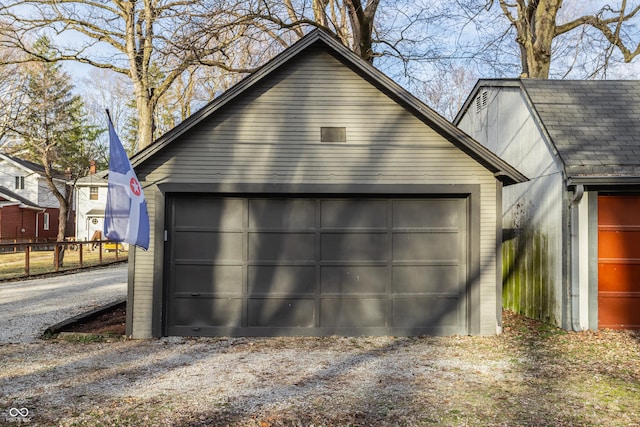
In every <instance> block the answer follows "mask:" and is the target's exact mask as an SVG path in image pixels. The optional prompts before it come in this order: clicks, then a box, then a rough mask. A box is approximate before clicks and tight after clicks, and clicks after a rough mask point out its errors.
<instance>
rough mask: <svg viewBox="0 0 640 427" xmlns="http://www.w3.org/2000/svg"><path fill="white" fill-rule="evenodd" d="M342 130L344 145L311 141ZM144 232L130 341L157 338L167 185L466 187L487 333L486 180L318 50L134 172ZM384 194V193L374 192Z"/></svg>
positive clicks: (490, 248)
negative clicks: (472, 192)
mask: <svg viewBox="0 0 640 427" xmlns="http://www.w3.org/2000/svg"><path fill="white" fill-rule="evenodd" d="M321 127H345V128H346V142H338V143H322V142H320V136H321V132H320V128H321ZM137 172H138V177H139V178H140V180H141V182H142V183H143V186H144V190H145V195H146V197H147V202H148V208H149V214H150V216H151V218H156V223H155V224H152V232H151V243H150V249H149V251H146V252H144V251H140V250H136V254H135V274H134V277H133V281H134V284H133V285H134V298H133V307H132V319H133V325H132V334H133V336H134V337H137V338H145V337H151V336H154V335H157V334H158V333H159V330H158V328H159V326H158V324H159V323H158V321H157V319H156V320H155V322H154V319H153V304H154V301H155V303H156V304H157V303H158V301H161V296H160V299H159V294H160V293H161V292H162V277H161V275H162V268H161V267H160V266H158V265H157V264H156V266H155V267H154V261H155V262H156V263H160V264H161V263H162V261H163V254H162V250H163V244H162V236H163V230H164V224H163V221H162V220H163V218H164V212H163V210H164V208H165V207H164V205H162V203H163V201H164V198H163V196H162V194H161V193H160V188H159V187H158V186H159V185H162V184H173V185H174V186H175V185H184V186H185V187H184V188H185V189H186V188H188V186H189V184H207V183H210V184H212V185H213V184H216V185H219V184H225V183H228V184H233V183H247V184H264V185H265V187H268V185H269V184H321V185H327V186H329V185H341V184H368V185H371V184H374V185H381V186H384V185H397V184H425V185H429V184H474V185H479V186H480V200H479V201H476V202H477V203H479V204H480V218H478V219H477V222H478V224H479V227H480V234H479V242H477V245H478V247H479V250H480V256H479V258H480V271H479V272H475V274H476V275H477V283H478V286H479V294H480V300H481V303H480V305H481V307H480V310H479V316H478V317H479V325H478V326H477V332H478V333H480V334H483V335H491V334H495V333H496V326H497V319H496V298H497V295H496V274H497V270H496V269H497V263H496V251H497V249H496V248H497V243H496V222H497V218H496V200H497V197H496V192H497V186H498V184H497V182H496V179H495V177H494V176H493V174H492V173H491V172H489V171H488V170H487V169H485V168H484V167H483V166H481V165H480V164H479V163H477V162H476V161H475V160H473V159H471V158H470V157H469V156H468V155H467V154H465V153H463V152H462V151H461V150H459V149H458V148H456V147H455V146H454V145H453V144H452V143H450V142H449V141H447V140H446V139H444V138H443V137H442V136H440V135H439V134H438V133H437V132H435V131H434V130H432V129H431V128H430V127H428V126H426V125H425V124H424V123H423V122H421V121H420V120H418V119H417V118H416V117H415V116H413V115H412V114H410V113H409V112H408V111H407V110H405V109H404V108H402V107H401V106H399V105H398V104H396V103H395V102H393V101H392V100H391V99H390V98H388V97H387V96H386V95H385V94H384V93H382V92H381V91H380V90H378V89H377V88H375V87H374V86H372V85H371V84H370V83H368V82H366V81H365V80H364V79H362V78H361V77H360V76H358V75H357V74H356V73H354V72H353V71H351V70H350V69H348V68H347V67H345V66H344V65H343V64H341V63H340V62H339V61H338V60H336V59H335V58H334V57H333V56H331V55H329V54H328V53H326V52H324V51H321V50H319V51H316V52H314V53H313V54H309V55H302V56H300V57H297V58H295V59H294V60H292V61H291V63H288V64H287V65H286V67H285V68H284V69H283V70H279V71H278V72H277V73H274V74H273V75H272V76H270V78H269V79H268V80H267V81H266V82H265V83H263V84H262V85H261V86H260V87H259V88H257V89H255V90H250V91H248V93H244V94H241V95H240V96H239V97H238V98H237V99H235V100H234V101H233V103H232V104H229V105H227V106H225V108H224V109H223V111H219V112H218V113H216V116H215V117H209V118H208V119H207V120H204V121H203V122H202V123H200V124H198V125H196V126H194V127H193V128H191V129H190V130H189V131H188V132H187V133H185V134H184V135H182V137H181V139H180V140H176V141H174V142H173V143H172V144H171V145H169V146H167V147H165V149H163V150H161V151H159V152H158V153H156V154H155V155H154V156H153V157H151V158H149V159H147V160H145V162H144V163H143V164H142V165H141V166H140V167H139V168H138V169H137ZM381 188H384V187H381Z"/></svg>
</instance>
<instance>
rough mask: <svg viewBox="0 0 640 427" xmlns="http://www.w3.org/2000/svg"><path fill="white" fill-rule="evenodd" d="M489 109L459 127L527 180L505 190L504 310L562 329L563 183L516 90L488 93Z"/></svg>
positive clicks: (466, 118) (549, 148)
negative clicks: (554, 324)
mask: <svg viewBox="0 0 640 427" xmlns="http://www.w3.org/2000/svg"><path fill="white" fill-rule="evenodd" d="M482 90H486V91H487V94H488V97H487V105H486V107H485V108H482V109H481V110H480V111H477V110H476V109H475V105H472V106H471V108H470V109H469V110H468V111H467V112H466V114H465V115H464V117H462V119H461V120H460V123H459V127H460V128H461V129H462V130H464V131H465V132H467V133H468V134H469V135H471V136H472V137H474V138H476V139H477V140H478V141H479V142H480V143H481V144H483V145H484V146H486V147H487V148H489V149H490V150H491V151H493V152H494V153H496V154H498V155H499V156H500V157H502V158H503V159H504V160H506V161H507V162H509V163H510V164H511V165H513V166H514V167H516V168H517V169H518V170H520V171H521V172H522V173H523V174H524V175H526V176H528V177H529V178H530V179H531V180H530V181H528V182H525V183H521V184H515V185H511V186H508V187H505V188H504V190H503V194H502V197H503V198H502V206H503V221H502V224H503V228H504V243H503V247H502V249H503V260H502V265H503V304H504V306H505V307H506V308H509V309H511V310H514V311H516V312H518V313H522V314H525V315H527V316H529V317H532V318H537V319H541V320H545V321H549V322H553V323H556V324H557V325H559V326H560V325H561V324H562V319H563V313H562V305H561V303H562V292H563V284H562V280H563V279H562V278H563V275H562V268H563V266H562V259H563V256H562V255H563V242H562V236H563V234H564V228H563V222H562V206H563V198H564V177H563V173H562V168H561V165H560V164H559V162H558V160H557V158H556V157H555V156H554V149H553V147H552V146H550V145H549V144H548V142H547V139H546V138H545V136H544V132H543V129H540V128H539V127H538V126H537V124H536V121H535V120H534V117H533V112H532V111H531V109H530V107H529V105H528V104H527V102H526V101H525V98H524V96H523V94H522V93H521V91H520V88H519V87H499V88H498V87H490V88H481V89H480V91H482Z"/></svg>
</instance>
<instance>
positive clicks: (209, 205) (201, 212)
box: [174, 198, 244, 229]
mask: <svg viewBox="0 0 640 427" xmlns="http://www.w3.org/2000/svg"><path fill="white" fill-rule="evenodd" d="M175 207H176V209H175V213H174V216H175V225H176V226H201V227H213V228H236V229H242V218H243V214H242V212H243V210H244V202H243V201H242V199H215V198H181V199H180V203H179V204H176V205H175Z"/></svg>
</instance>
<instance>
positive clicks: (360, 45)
mask: <svg viewBox="0 0 640 427" xmlns="http://www.w3.org/2000/svg"><path fill="white" fill-rule="evenodd" d="M379 3H380V0H369V2H368V3H367V6H366V8H363V7H362V2H361V0H349V1H348V2H347V7H348V10H349V20H350V21H351V29H352V31H353V47H352V50H353V51H354V52H355V53H356V54H357V55H358V56H360V57H361V58H362V59H364V60H365V61H367V62H369V63H372V62H373V56H374V55H373V20H374V18H375V15H376V10H377V8H378V4H379Z"/></svg>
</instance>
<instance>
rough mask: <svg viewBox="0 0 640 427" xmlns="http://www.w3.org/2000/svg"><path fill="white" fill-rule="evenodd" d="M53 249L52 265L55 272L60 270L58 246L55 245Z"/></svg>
mask: <svg viewBox="0 0 640 427" xmlns="http://www.w3.org/2000/svg"><path fill="white" fill-rule="evenodd" d="M54 247H55V249H54V251H53V265H54V266H55V270H56V273H57V272H59V271H60V259H59V258H58V255H59V254H60V246H59V245H55V246H54Z"/></svg>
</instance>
